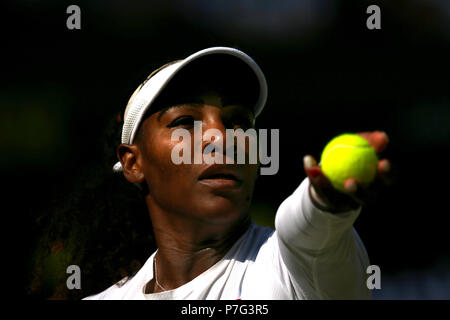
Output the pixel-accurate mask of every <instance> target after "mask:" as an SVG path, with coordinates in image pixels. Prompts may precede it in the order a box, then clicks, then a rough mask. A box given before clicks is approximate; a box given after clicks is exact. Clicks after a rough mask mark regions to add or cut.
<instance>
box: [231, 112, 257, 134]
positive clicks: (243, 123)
mask: <svg viewBox="0 0 450 320" xmlns="http://www.w3.org/2000/svg"><path fill="white" fill-rule="evenodd" d="M236 127H237V128H241V129H244V130H246V129H249V128H251V127H253V123H252V121H251V119H250V118H249V117H246V116H243V115H236V116H234V117H232V118H231V119H230V120H229V121H228V123H227V128H232V129H236Z"/></svg>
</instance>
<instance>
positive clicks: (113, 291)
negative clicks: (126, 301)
mask: <svg viewBox="0 0 450 320" xmlns="http://www.w3.org/2000/svg"><path fill="white" fill-rule="evenodd" d="M129 281H130V279H129V278H123V279H122V280H120V281H119V282H117V283H115V284H113V285H112V286H111V287H109V288H108V289H106V290H104V291H102V292H100V293H97V294H94V295H91V296H88V297H85V298H83V300H115V299H121V297H122V296H123V293H124V291H125V289H126V287H127V284H128V283H129Z"/></svg>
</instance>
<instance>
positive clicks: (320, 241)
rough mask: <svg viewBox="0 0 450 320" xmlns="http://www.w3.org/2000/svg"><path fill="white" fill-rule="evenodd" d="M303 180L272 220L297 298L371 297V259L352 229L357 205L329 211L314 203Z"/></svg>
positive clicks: (357, 212)
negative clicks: (354, 208)
mask: <svg viewBox="0 0 450 320" xmlns="http://www.w3.org/2000/svg"><path fill="white" fill-rule="evenodd" d="M309 186H310V183H309V179H308V178H306V179H305V180H304V181H303V182H302V183H301V184H300V186H299V187H298V188H297V190H295V192H294V193H293V194H292V195H291V196H289V197H288V198H287V199H286V200H285V201H284V202H283V203H282V204H281V205H280V207H279V209H278V211H277V215H276V218H275V227H276V233H277V237H278V245H279V248H280V255H281V259H282V261H283V263H284V265H285V266H286V268H287V270H288V273H289V277H290V281H291V283H292V286H293V287H294V290H295V294H296V295H297V297H302V298H304V299H370V298H371V293H370V291H369V289H368V288H367V285H366V280H367V274H366V270H367V266H368V265H369V258H368V256H367V252H366V249H365V248H364V245H363V243H362V241H361V239H360V238H359V236H358V234H357V233H356V231H355V229H354V228H353V222H354V221H355V220H356V218H357V217H358V215H359V213H360V210H361V209H360V208H358V209H356V210H352V211H348V212H344V213H339V214H332V213H329V212H325V211H322V210H320V209H318V208H316V207H315V206H314V204H313V203H312V201H311V198H310V195H309V192H308V189H309Z"/></svg>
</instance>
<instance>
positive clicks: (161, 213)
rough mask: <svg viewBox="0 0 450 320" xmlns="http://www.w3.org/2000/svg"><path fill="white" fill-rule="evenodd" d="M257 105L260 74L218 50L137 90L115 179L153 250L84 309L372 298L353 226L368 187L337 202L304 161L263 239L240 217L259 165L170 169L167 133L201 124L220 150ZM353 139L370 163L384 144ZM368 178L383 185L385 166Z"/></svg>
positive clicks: (262, 86)
mask: <svg viewBox="0 0 450 320" xmlns="http://www.w3.org/2000/svg"><path fill="white" fill-rule="evenodd" d="M266 97H267V84H266V80H265V77H264V75H263V73H262V71H261V69H260V68H259V66H258V65H257V64H256V63H255V61H254V60H253V59H252V58H250V57H249V56H248V55H246V54H245V53H243V52H242V51H239V50H237V49H234V48H227V47H213V48H208V49H205V50H202V51H199V52H197V53H195V54H193V55H191V56H189V57H187V58H186V59H183V60H179V61H175V62H172V63H169V64H167V65H164V66H163V67H161V68H159V69H158V70H156V71H154V72H153V73H152V74H151V75H150V76H149V77H148V78H147V79H146V80H145V81H144V83H142V84H141V85H140V86H139V87H138V88H137V90H136V91H135V92H134V93H133V95H132V96H131V98H130V100H129V102H128V105H127V107H126V110H125V114H124V124H123V129H122V130H123V131H122V141H121V142H122V143H121V144H120V145H119V146H118V148H117V155H118V159H119V161H120V162H118V163H117V164H116V165H115V166H114V170H116V171H122V172H123V175H124V177H125V178H126V179H127V180H128V181H129V182H130V183H133V184H135V185H137V186H138V187H139V188H140V189H141V191H142V192H144V193H145V201H146V204H147V207H148V213H149V217H150V219H151V222H152V225H153V229H154V230H153V232H154V236H155V240H156V244H157V250H156V251H155V252H153V253H152V254H151V255H150V257H149V258H148V260H147V262H146V263H145V264H144V265H143V266H142V268H141V269H140V271H138V272H137V273H136V274H135V275H134V276H133V277H127V278H124V279H123V280H121V281H120V282H118V283H115V284H113V285H112V286H111V287H109V288H107V289H106V290H105V291H103V292H101V293H98V294H96V295H93V296H90V297H87V298H85V299H92V300H94V299H99V300H101V299H139V300H145V299H148V300H159V299H233V300H234V299H243V300H244V299H370V298H371V294H370V290H369V289H368V288H367V285H366V281H367V277H368V275H367V273H366V269H367V267H368V266H369V259H368V255H367V252H366V250H365V248H364V245H363V243H362V242H361V239H360V238H359V236H358V234H357V232H356V231H355V229H354V228H353V223H354V222H355V220H356V218H357V217H358V215H359V213H360V211H361V206H362V205H363V204H364V202H365V200H366V198H367V196H368V195H370V194H371V193H372V192H375V188H376V187H375V186H376V185H377V183H374V184H373V186H372V187H370V188H362V187H361V186H359V185H358V184H357V182H356V180H355V179H349V180H347V182H346V183H345V188H346V189H347V191H348V194H344V193H341V192H338V191H336V190H334V189H333V187H332V186H331V184H330V183H329V181H328V179H327V178H326V177H325V176H324V175H323V174H322V172H321V170H320V166H318V165H317V163H316V161H315V159H314V158H313V157H312V156H309V155H308V156H305V158H304V160H303V166H304V169H305V172H306V175H307V178H305V179H304V180H303V181H302V182H299V186H298V187H297V189H296V190H294V192H293V193H292V195H290V196H289V197H288V198H287V199H285V200H284V202H283V203H282V204H281V205H280V206H279V208H278V211H277V212H276V218H275V228H276V230H272V229H270V228H267V227H261V226H257V225H256V224H254V223H253V222H252V221H251V220H250V217H249V209H250V204H251V199H252V194H253V189H254V186H255V182H256V180H257V177H258V172H259V166H258V164H250V163H245V164H227V163H225V164H206V163H201V164H185V163H182V164H174V163H173V161H172V158H171V154H172V150H173V148H174V146H175V145H176V144H177V143H178V141H173V140H172V139H171V137H172V133H173V132H174V130H176V129H185V130H187V131H188V132H193V130H194V121H201V125H202V128H203V129H204V130H207V129H217V130H218V131H220V132H222V133H223V139H226V134H225V130H226V129H237V128H241V129H243V130H246V129H248V128H253V127H254V123H255V118H256V117H257V116H258V114H259V113H260V112H261V110H262V109H263V107H264V104H265V102H266ZM361 135H362V136H363V137H365V138H366V139H367V140H368V141H369V142H370V143H371V144H372V146H374V148H375V149H376V151H378V152H379V151H381V150H383V149H384V148H385V147H386V145H387V143H388V138H387V136H386V134H385V133H383V132H367V133H362V134H361ZM209 143H211V142H208V141H205V142H204V143H203V145H202V148H205V147H206V146H207V145H208V144H209ZM246 151H248V149H246ZM216 152H219V151H217V150H216ZM378 171H379V172H378V181H381V182H383V181H384V179H385V176H386V174H387V173H388V171H389V161H388V160H386V159H383V160H380V162H379V166H378ZM273 192H277V188H276V186H274V188H273ZM149 232H150V230H149Z"/></svg>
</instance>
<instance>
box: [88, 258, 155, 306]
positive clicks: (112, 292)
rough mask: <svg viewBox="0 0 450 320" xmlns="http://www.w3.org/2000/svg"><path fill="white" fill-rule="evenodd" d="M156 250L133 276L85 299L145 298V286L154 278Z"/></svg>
mask: <svg viewBox="0 0 450 320" xmlns="http://www.w3.org/2000/svg"><path fill="white" fill-rule="evenodd" d="M154 255H155V252H154V253H153V254H152V255H151V256H150V258H148V259H147V261H146V262H145V264H144V265H143V266H142V268H141V269H140V270H139V271H138V272H137V273H136V274H135V275H134V276H133V277H126V278H124V279H122V280H120V281H119V282H117V283H115V284H114V285H112V286H111V287H109V288H108V289H106V290H105V291H102V292H100V293H98V294H94V295H91V296H88V297H85V298H84V299H83V300H123V299H126V300H140V299H145V296H144V293H143V288H144V286H145V285H146V283H147V281H148V280H149V279H151V278H152V273H153V269H152V264H153V257H154Z"/></svg>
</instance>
